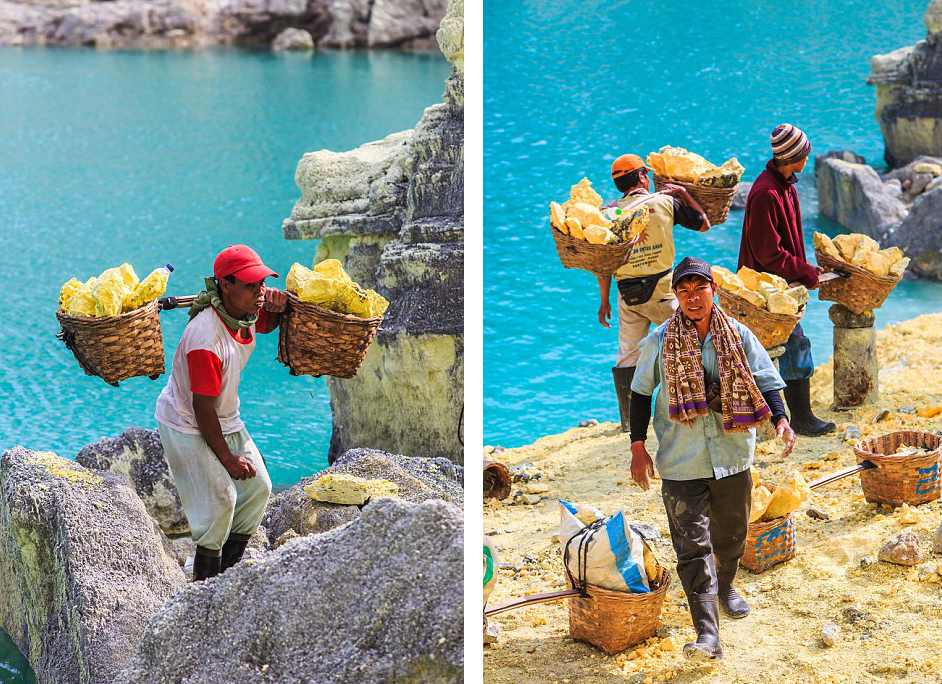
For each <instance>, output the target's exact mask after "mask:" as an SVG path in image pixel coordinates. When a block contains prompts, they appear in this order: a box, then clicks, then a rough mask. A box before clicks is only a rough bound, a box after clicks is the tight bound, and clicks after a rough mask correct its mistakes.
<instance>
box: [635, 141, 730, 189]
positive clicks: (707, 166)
mask: <svg viewBox="0 0 942 684" xmlns="http://www.w3.org/2000/svg"><path fill="white" fill-rule="evenodd" d="M646 163H647V165H648V166H649V167H651V168H652V169H653V170H654V173H655V174H656V175H658V176H661V177H662V178H672V179H675V180H681V181H686V182H690V183H701V184H703V185H708V186H711V187H718V188H722V187H726V188H728V187H732V186H734V185H736V183H738V182H739V179H740V177H741V176H742V174H743V171H745V169H744V168H743V167H742V164H740V163H739V160H737V159H736V157H732V158H731V159H728V160H727V161H726V162H724V163H723V165H722V166H716V165H714V164H711V163H710V162H709V161H707V160H706V159H704V158H703V157H701V156H700V155H699V154H695V153H693V152H690V151H688V150H685V149H684V148H683V147H671V146H670V145H665V146H664V147H662V148H661V149H660V150H658V151H657V152H651V153H650V154H649V155H648V157H647V160H646Z"/></svg>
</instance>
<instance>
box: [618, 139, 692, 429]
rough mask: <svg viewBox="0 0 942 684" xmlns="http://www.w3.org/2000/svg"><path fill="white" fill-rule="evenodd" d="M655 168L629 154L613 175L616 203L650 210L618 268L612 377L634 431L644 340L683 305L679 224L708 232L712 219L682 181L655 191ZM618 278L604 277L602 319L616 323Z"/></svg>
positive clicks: (623, 419) (624, 415) (626, 421)
mask: <svg viewBox="0 0 942 684" xmlns="http://www.w3.org/2000/svg"><path fill="white" fill-rule="evenodd" d="M649 171H650V169H649V168H648V167H647V166H645V164H644V162H643V161H642V160H641V157H639V156H638V155H636V154H624V155H622V156H620V157H619V158H618V159H616V160H615V161H614V163H613V164H612V180H614V182H615V187H617V188H618V190H619V192H621V193H622V198H621V199H619V200H617V202H613V203H612V205H610V206H618V207H619V208H620V209H623V210H630V209H634V208H636V207H639V206H643V207H645V208H646V209H647V210H648V214H649V220H648V225H647V228H645V230H644V232H643V233H642V234H641V236H640V238H639V240H638V244H637V245H636V246H635V248H634V250H633V251H632V253H631V257H629V259H628V262H627V263H625V264H624V265H623V266H622V267H621V268H619V269H618V270H617V271H615V273H614V278H615V281H616V282H617V283H618V305H617V306H618V355H617V356H616V359H615V367H614V368H612V376H613V377H614V380H615V395H616V396H617V397H618V409H619V413H620V414H621V429H622V432H628V431H629V427H628V424H629V418H628V416H629V406H630V403H631V378H632V375H633V374H634V372H635V363H636V362H637V360H638V353H639V351H638V345H639V344H640V342H641V340H643V339H644V337H645V335H647V334H648V330H649V329H650V327H651V324H652V323H653V324H654V325H660V324H661V323H663V322H664V321H666V320H667V319H668V318H669V317H670V316H671V314H672V313H674V311H675V310H676V309H677V299H676V298H675V297H674V294H673V292H671V276H670V274H671V268H673V266H674V225H680V226H683V227H684V228H689V229H690V230H696V231H700V232H706V231H708V230H709V229H710V221H709V220H708V219H707V217H706V213H704V211H703V209H702V208H701V207H700V205H699V204H698V203H697V201H696V200H695V199H694V198H693V197H691V196H690V194H689V193H688V192H687V190H686V189H685V188H683V187H681V186H679V185H670V184H665V185H663V186H661V189H660V191H659V192H656V193H653V194H651V193H649V192H648V189H649V188H650V180H649V179H648V172H649ZM611 285H612V278H611V277H607V278H602V277H599V291H600V292H601V295H602V303H601V306H599V323H601V324H602V325H603V326H605V327H606V328H611V327H612V326H611V325H609V323H608V319H610V318H611V317H612V306H611V303H610V300H609V292H610V290H611Z"/></svg>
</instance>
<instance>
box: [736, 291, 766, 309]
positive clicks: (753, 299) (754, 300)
mask: <svg viewBox="0 0 942 684" xmlns="http://www.w3.org/2000/svg"><path fill="white" fill-rule="evenodd" d="M733 294H735V295H738V296H740V297H742V298H743V299H745V300H746V301H747V302H749V303H750V304H754V305H755V306H758V307H759V308H760V309H764V308H765V300H764V299H763V298H762V295H760V294H759V293H758V292H754V291H753V290H751V289H749V288H747V287H745V286H744V287H741V288H739V289H738V290H734V291H733Z"/></svg>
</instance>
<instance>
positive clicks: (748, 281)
mask: <svg viewBox="0 0 942 684" xmlns="http://www.w3.org/2000/svg"><path fill="white" fill-rule="evenodd" d="M736 275H737V276H739V279H740V280H741V281H742V284H743V287H746V288H748V289H750V290H752V291H753V292H755V291H756V290H758V289H759V282H760V281H759V272H758V271H753V270H752V269H751V268H749V267H748V266H743V267H742V268H741V269H739V270H738V271H737V272H736Z"/></svg>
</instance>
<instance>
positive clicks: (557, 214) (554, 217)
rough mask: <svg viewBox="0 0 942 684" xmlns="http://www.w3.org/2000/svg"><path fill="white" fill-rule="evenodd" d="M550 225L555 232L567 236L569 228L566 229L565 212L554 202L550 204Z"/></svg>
mask: <svg viewBox="0 0 942 684" xmlns="http://www.w3.org/2000/svg"><path fill="white" fill-rule="evenodd" d="M550 223H551V224H552V225H553V228H555V229H556V230H561V231H562V232H564V233H566V235H568V234H569V228H567V227H566V212H564V211H563V208H562V207H561V206H559V204H557V203H556V202H550Z"/></svg>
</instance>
